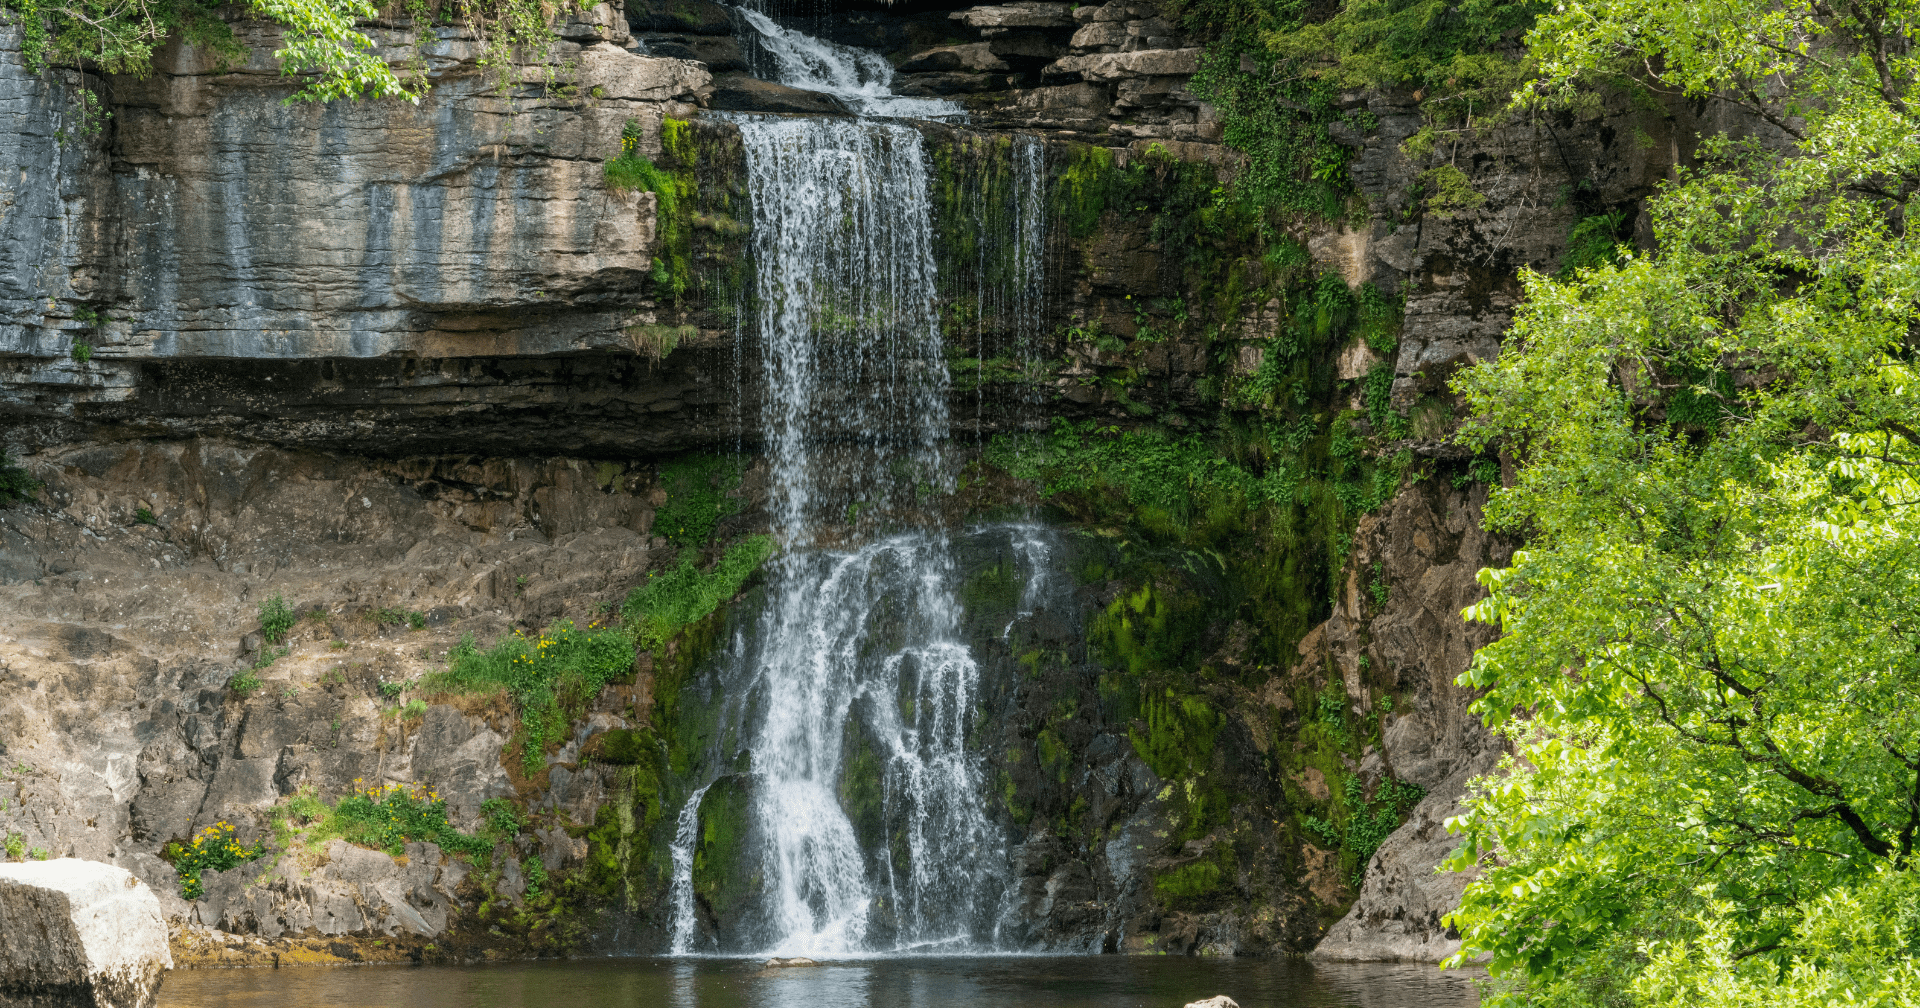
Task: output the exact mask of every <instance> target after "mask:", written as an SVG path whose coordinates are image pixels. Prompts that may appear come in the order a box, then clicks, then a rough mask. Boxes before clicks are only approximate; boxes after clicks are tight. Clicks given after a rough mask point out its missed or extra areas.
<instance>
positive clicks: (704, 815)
mask: <svg viewBox="0 0 1920 1008" xmlns="http://www.w3.org/2000/svg"><path fill="white" fill-rule="evenodd" d="M752 832H753V782H752V778H751V777H749V776H747V775H746V774H728V775H727V776H725V777H722V778H720V779H719V780H717V781H715V782H714V783H713V785H712V786H711V787H709V788H707V793H706V794H705V795H703V796H701V799H700V833H699V839H698V841H697V842H696V843H695V844H694V850H693V892H694V895H695V896H696V897H698V898H699V900H700V902H701V903H703V904H705V905H706V909H707V912H708V913H709V914H711V915H712V918H713V920H714V921H715V922H716V923H717V924H718V925H719V926H720V929H721V930H722V931H723V932H726V931H729V930H731V928H730V927H729V925H730V924H732V923H733V922H735V921H736V920H737V919H738V917H739V916H740V914H741V912H742V911H743V910H744V909H746V907H747V904H748V903H749V902H751V900H752V898H753V897H754V896H756V895H758V894H759V891H760V877H759V876H758V875H757V874H756V873H755V871H754V869H755V867H756V866H755V865H753V864H751V863H749V860H748V853H749V852H750V851H751V850H753V849H754V846H755V845H754V844H753V843H752V837H751V834H752Z"/></svg>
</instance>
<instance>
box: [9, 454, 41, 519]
mask: <svg viewBox="0 0 1920 1008" xmlns="http://www.w3.org/2000/svg"><path fill="white" fill-rule="evenodd" d="M41 485H42V484H41V483H40V481H39V480H37V479H34V478H33V477H32V476H30V475H28V474H27V470H26V469H24V468H22V467H21V466H19V465H18V464H16V463H15V462H14V461H13V459H12V458H11V457H9V456H8V455H7V454H6V453H4V452H0V507H10V506H12V505H14V504H19V503H22V502H24V501H27V500H30V499H32V497H33V495H34V494H35V493H36V492H37V491H39V489H40V487H41Z"/></svg>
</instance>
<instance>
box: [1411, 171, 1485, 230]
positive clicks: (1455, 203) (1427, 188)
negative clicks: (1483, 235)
mask: <svg viewBox="0 0 1920 1008" xmlns="http://www.w3.org/2000/svg"><path fill="white" fill-rule="evenodd" d="M1415 184H1416V185H1417V186H1418V188H1419V191H1420V192H1421V193H1422V194H1423V195H1424V196H1425V199H1426V201H1425V208H1426V212H1427V213H1430V214H1432V215H1433V216H1434V217H1435V218H1437V219H1439V220H1447V219H1448V218H1451V217H1455V216H1458V215H1460V214H1463V213H1466V212H1468V211H1470V210H1478V209H1480V208H1481V207H1483V206H1486V205H1487V197H1486V194H1485V193H1482V192H1480V191H1479V190H1478V189H1475V188H1474V187H1473V182H1472V181H1471V180H1470V179H1468V178H1467V173H1466V172H1463V171H1461V170H1460V169H1459V168H1458V167H1457V166H1455V165H1452V164H1443V165H1436V166H1434V167H1432V168H1429V169H1427V170H1426V171H1424V172H1421V173H1420V178H1419V181H1418V182H1417V183H1415Z"/></svg>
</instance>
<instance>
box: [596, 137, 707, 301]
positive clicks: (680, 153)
mask: <svg viewBox="0 0 1920 1008" xmlns="http://www.w3.org/2000/svg"><path fill="white" fill-rule="evenodd" d="M640 140H641V126H640V123H639V121H638V120H634V119H629V120H627V123H626V126H625V127H624V128H623V129H622V130H621V132H620V154H619V156H617V157H614V158H611V159H609V160H608V161H607V162H606V163H605V165H604V166H603V172H604V174H605V176H606V180H607V188H608V189H610V190H613V191H614V192H628V191H632V190H641V191H644V192H650V193H653V194H654V197H655V202H654V227H655V230H656V233H657V234H658V235H659V236H660V241H661V245H660V250H661V257H660V258H658V259H655V260H654V267H653V280H654V283H655V285H656V286H657V287H659V288H660V289H661V290H662V291H664V292H665V293H666V294H667V295H668V296H670V297H672V298H673V299H674V300H675V301H676V302H677V301H679V300H680V299H681V298H682V297H684V296H685V294H686V292H687V288H688V285H689V284H690V282H691V280H692V244H693V211H694V205H693V204H694V200H695V197H696V196H697V194H698V192H699V181H698V180H697V179H696V178H695V177H694V174H693V166H694V161H695V152H694V148H693V134H692V125H691V124H690V123H688V122H686V121H685V120H681V119H663V120H661V123H660V142H661V145H662V147H663V148H664V150H665V152H666V155H667V156H668V157H669V158H670V159H671V160H672V161H673V163H674V165H675V167H674V168H672V169H668V168H663V167H661V166H658V165H655V164H654V163H653V162H652V161H650V160H648V159H647V158H645V157H643V156H642V155H641V154H640Z"/></svg>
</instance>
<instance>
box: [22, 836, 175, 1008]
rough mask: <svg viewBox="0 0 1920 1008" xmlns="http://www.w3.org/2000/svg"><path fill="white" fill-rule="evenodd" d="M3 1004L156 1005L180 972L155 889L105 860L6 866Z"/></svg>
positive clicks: (41, 1007)
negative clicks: (163, 983) (163, 981)
mask: <svg viewBox="0 0 1920 1008" xmlns="http://www.w3.org/2000/svg"><path fill="white" fill-rule="evenodd" d="M0 934H4V935H5V936H6V940H5V941H4V942H0V1005H5V1006H7V1008H149V1006H151V1005H152V1004H153V1003H154V1000H155V997H156V995H157V994H158V992H159V989H160V978H161V977H162V976H163V975H164V974H165V973H166V971H167V970H170V969H172V968H173V955H172V953H171V952H169V951H168V948H167V923H166V921H165V920H164V919H163V918H162V917H161V915H160V903H159V901H158V900H156V899H155V898H154V894H153V889H152V888H151V887H149V886H147V885H146V884H144V883H142V882H141V881H140V880H139V879H137V878H135V877H134V876H133V875H132V873H130V872H128V871H126V870H125V869H122V868H115V867H114V866H112V865H108V864H101V863H100V862H98V861H82V860H80V859H78V858H58V859H56V860H53V861H30V862H27V863H24V864H0Z"/></svg>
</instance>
